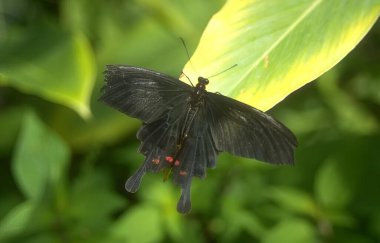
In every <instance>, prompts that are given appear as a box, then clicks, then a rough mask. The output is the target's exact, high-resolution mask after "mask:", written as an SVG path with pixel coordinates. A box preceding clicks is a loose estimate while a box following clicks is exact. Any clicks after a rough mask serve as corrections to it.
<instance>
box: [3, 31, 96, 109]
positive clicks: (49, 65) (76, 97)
mask: <svg viewBox="0 0 380 243" xmlns="http://www.w3.org/2000/svg"><path fill="white" fill-rule="evenodd" d="M7 40H8V41H7V42H6V43H1V45H0V85H9V86H12V87H14V88H17V89H18V90H20V91H23V92H26V93H30V94H33V95H37V96H39V97H41V98H44V99H46V100H49V101H51V102H55V103H58V104H62V105H65V106H68V107H69V108H71V109H73V110H75V111H76V112H78V113H79V114H80V115H81V116H82V117H88V116H89V115H90V109H89V100H90V95H91V91H92V87H93V84H94V81H95V64H94V57H93V54H92V50H91V48H90V45H89V43H88V41H87V39H86V37H85V36H84V35H83V34H81V33H80V32H77V33H74V34H70V33H64V32H60V31H57V30H53V27H45V26H35V27H34V28H31V29H30V30H27V31H22V32H21V33H17V32H16V33H14V32H12V33H11V34H9V37H8V39H7Z"/></svg>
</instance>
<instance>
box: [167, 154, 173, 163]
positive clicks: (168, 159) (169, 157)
mask: <svg viewBox="0 0 380 243" xmlns="http://www.w3.org/2000/svg"><path fill="white" fill-rule="evenodd" d="M165 160H166V161H167V162H168V163H170V164H171V163H173V160H174V159H173V157H172V156H166V157H165Z"/></svg>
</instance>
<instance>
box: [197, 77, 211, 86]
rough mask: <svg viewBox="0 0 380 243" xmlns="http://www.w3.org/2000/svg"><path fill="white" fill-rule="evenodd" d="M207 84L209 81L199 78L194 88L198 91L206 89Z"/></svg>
mask: <svg viewBox="0 0 380 243" xmlns="http://www.w3.org/2000/svg"><path fill="white" fill-rule="evenodd" d="M208 83H209V81H208V79H207V78H203V77H199V78H198V83H197V86H196V88H198V89H206V85H208Z"/></svg>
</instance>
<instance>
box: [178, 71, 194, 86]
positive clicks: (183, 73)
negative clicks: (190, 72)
mask: <svg viewBox="0 0 380 243" xmlns="http://www.w3.org/2000/svg"><path fill="white" fill-rule="evenodd" d="M181 73H182V74H183V76H185V77H186V78H187V80H189V82H190V83H191V86H193V87H194V84H193V82H191V80H190V78H189V76H187V75H186V74H185V73H184V72H181Z"/></svg>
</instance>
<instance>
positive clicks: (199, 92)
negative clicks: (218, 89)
mask: <svg viewBox="0 0 380 243" xmlns="http://www.w3.org/2000/svg"><path fill="white" fill-rule="evenodd" d="M208 83H209V81H208V79H207V78H203V77H199V78H198V83H197V85H196V86H195V88H194V91H193V93H192V95H191V100H190V104H191V107H192V108H197V107H199V105H200V104H202V103H203V99H204V96H205V94H206V93H207V91H206V85H207V84H208Z"/></svg>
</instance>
